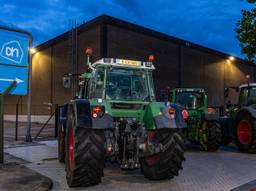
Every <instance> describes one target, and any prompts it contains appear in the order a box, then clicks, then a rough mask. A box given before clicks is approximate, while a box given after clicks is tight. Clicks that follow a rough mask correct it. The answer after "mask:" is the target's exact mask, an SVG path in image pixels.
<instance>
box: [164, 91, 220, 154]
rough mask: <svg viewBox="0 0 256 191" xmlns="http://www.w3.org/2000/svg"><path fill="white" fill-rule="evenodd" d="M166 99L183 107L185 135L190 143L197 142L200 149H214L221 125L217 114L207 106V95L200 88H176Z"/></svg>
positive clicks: (215, 148) (218, 139) (218, 141)
mask: <svg viewBox="0 0 256 191" xmlns="http://www.w3.org/2000/svg"><path fill="white" fill-rule="evenodd" d="M168 101H170V102H171V103H176V104H179V105H180V106H182V107H183V108H184V110H183V115H184V117H185V118H186V123H187V128H186V130H185V137H186V139H187V140H188V141H190V142H191V143H195V144H199V145H200V146H201V148H202V150H205V151H216V150H217V149H218V148H219V145H220V142H221V127H220V125H219V123H218V118H219V116H218V114H217V112H216V111H215V109H213V108H209V107H208V106H207V95H206V92H205V91H204V89H201V88H197V89H196V88H193V89H192V88H176V89H174V90H172V91H171V93H170V95H169V98H168Z"/></svg>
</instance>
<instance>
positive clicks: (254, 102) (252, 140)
mask: <svg viewBox="0 0 256 191" xmlns="http://www.w3.org/2000/svg"><path fill="white" fill-rule="evenodd" d="M230 89H235V90H236V91H237V92H239V99H238V103H237V104H231V101H228V103H227V106H226V115H225V116H224V117H221V118H220V122H221V125H222V129H223V132H222V134H223V137H222V144H224V145H226V144H229V143H230V142H231V141H232V140H233V141H234V142H235V144H236V145H237V147H238V149H239V150H240V151H241V152H247V153H256V84H255V83H247V84H243V85H241V86H240V87H229V88H226V89H225V97H226V98H227V97H228V96H229V91H230Z"/></svg>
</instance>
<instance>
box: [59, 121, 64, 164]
mask: <svg viewBox="0 0 256 191" xmlns="http://www.w3.org/2000/svg"><path fill="white" fill-rule="evenodd" d="M58 159H59V162H61V163H64V162H65V132H64V128H63V126H62V125H59V127H58Z"/></svg>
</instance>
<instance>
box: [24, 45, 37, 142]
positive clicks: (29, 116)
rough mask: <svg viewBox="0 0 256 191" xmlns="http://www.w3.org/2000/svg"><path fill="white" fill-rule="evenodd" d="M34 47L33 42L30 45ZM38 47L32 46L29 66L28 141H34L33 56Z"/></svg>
mask: <svg viewBox="0 0 256 191" xmlns="http://www.w3.org/2000/svg"><path fill="white" fill-rule="evenodd" d="M29 47H32V43H31V44H30V45H29ZM35 52H36V49H34V48H30V50H29V67H28V105H27V106H28V108H27V121H28V128H27V135H26V142H32V137H31V109H32V108H31V106H32V58H33V55H34V53H35Z"/></svg>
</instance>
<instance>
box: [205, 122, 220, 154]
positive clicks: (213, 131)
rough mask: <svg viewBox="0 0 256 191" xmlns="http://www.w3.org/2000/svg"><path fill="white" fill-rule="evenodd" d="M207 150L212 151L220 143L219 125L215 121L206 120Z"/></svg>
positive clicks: (215, 149) (216, 148)
mask: <svg viewBox="0 0 256 191" xmlns="http://www.w3.org/2000/svg"><path fill="white" fill-rule="evenodd" d="M206 124H207V144H206V147H207V151H210V152H214V151H217V150H218V149H219V146H220V143H221V126H220V125H219V123H218V122H216V121H207V122H206Z"/></svg>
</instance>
